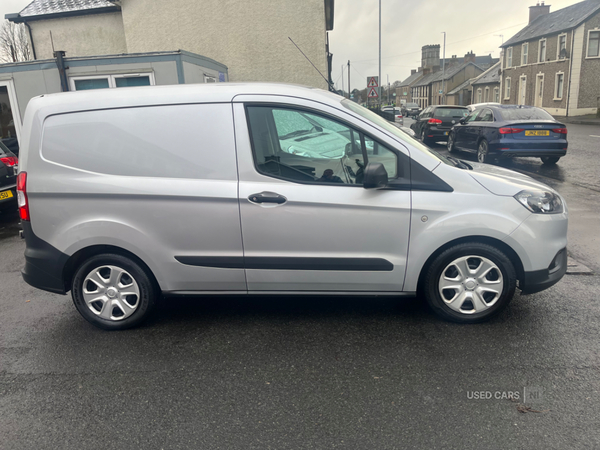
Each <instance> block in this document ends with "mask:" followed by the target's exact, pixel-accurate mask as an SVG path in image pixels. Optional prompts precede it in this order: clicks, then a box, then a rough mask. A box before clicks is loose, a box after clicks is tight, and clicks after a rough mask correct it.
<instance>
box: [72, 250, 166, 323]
mask: <svg viewBox="0 0 600 450" xmlns="http://www.w3.org/2000/svg"><path fill="white" fill-rule="evenodd" d="M71 294H72V297H73V303H74V304H75V307H76V308H77V310H78V311H79V313H80V314H81V315H82V316H83V317H84V318H85V319H86V320H87V321H88V322H90V323H92V324H94V325H96V326H97V327H100V328H103V329H105V330H124V329H126V328H131V327H135V326H137V325H139V324H140V323H142V321H144V320H145V319H146V318H147V317H148V316H149V315H150V313H151V312H152V310H153V309H154V307H155V305H156V299H157V296H158V289H157V288H156V286H155V284H154V283H153V281H152V280H151V279H150V277H149V276H148V274H147V273H146V271H145V270H144V269H143V268H142V267H141V266H140V265H139V264H138V263H137V262H135V261H133V260H132V259H130V258H127V257H125V256H122V255H117V254H101V255H96V256H93V257H91V258H89V259H88V260H86V261H84V262H83V264H81V266H80V267H79V268H78V269H77V272H76V273H75V276H74V277H73V285H72V288H71Z"/></svg>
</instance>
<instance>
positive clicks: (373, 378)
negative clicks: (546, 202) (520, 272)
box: [0, 124, 600, 450]
mask: <svg viewBox="0 0 600 450" xmlns="http://www.w3.org/2000/svg"><path fill="white" fill-rule="evenodd" d="M406 126H409V124H407V125H406ZM569 133H570V134H569V140H570V142H571V145H570V147H569V155H568V156H567V157H566V158H564V159H563V160H561V161H560V162H559V164H558V166H557V167H556V168H553V169H548V168H544V167H540V166H541V164H539V162H538V161H536V160H529V159H524V158H521V159H519V160H515V161H513V162H511V163H510V168H513V169H514V170H519V171H523V172H525V173H528V174H530V175H532V176H534V177H536V178H538V179H541V180H545V181H546V182H547V183H549V184H552V185H553V186H554V187H555V188H557V189H558V190H559V192H561V194H562V195H563V196H564V197H565V198H566V201H567V204H568V206H569V213H570V229H569V251H570V256H571V258H572V260H574V261H576V262H580V263H582V264H583V265H585V266H586V267H588V268H589V269H590V270H591V272H592V273H591V274H590V273H589V272H588V273H586V274H581V275H579V274H568V275H566V276H565V277H564V278H563V280H562V281H561V282H560V283H558V284H557V285H556V286H554V287H552V288H551V289H548V290H546V291H544V292H541V293H538V294H533V295H529V296H521V295H519V294H517V295H516V296H515V298H514V299H513V301H512V303H511V304H510V305H509V307H508V308H507V310H506V311H505V312H504V313H503V314H501V315H500V316H499V317H497V318H495V319H494V320H492V321H490V322H487V323H484V324H479V325H469V326H464V325H457V324H451V323H447V322H443V321H441V320H439V319H437V317H435V316H434V315H432V314H431V313H430V312H429V310H428V309H427V308H426V307H425V306H424V304H423V302H422V301H420V299H410V300H400V299H390V298H384V299H381V298H373V297H370V298H314V297H313V298H297V297H293V298H289V297H265V298H253V299H248V298H246V297H226V298H222V297H219V298H214V297H212V298H202V299H186V300H170V301H169V302H165V303H163V304H162V305H161V307H160V308H159V311H158V313H157V314H156V315H155V316H154V317H153V318H152V319H151V320H150V321H149V322H148V323H146V324H145V325H144V326H142V327H140V328H136V329H133V330H128V331H124V332H106V331H102V330H99V329H97V328H95V327H93V326H92V325H90V324H88V323H87V322H86V321H85V320H83V319H82V318H81V317H80V316H79V314H78V313H77V312H76V310H75V308H74V307H73V305H72V302H71V299H70V297H69V296H60V295H55V294H50V293H46V292H42V291H39V290H36V289H33V288H31V287H30V286H28V285H27V284H25V283H24V282H23V280H22V279H21V276H20V269H21V267H22V265H23V257H22V254H23V250H24V243H23V241H22V240H20V239H19V238H18V236H17V229H18V228H17V225H16V223H17V216H16V214H14V213H13V214H9V215H0V255H1V257H0V449H7V450H12V449H56V448H60V449H78V450H79V449H88V448H90V449H91V448H102V449H139V448H144V449H189V448H201V449H228V450H229V449H321V448H336V449H403V448H410V449H457V450H468V449H477V450H480V449H492V450H495V449H507V448H515V449H561V450H563V449H566V448H568V449H595V448H600V426H598V424H599V418H600V344H599V342H600V327H599V325H600V295H598V294H599V293H600V276H599V275H598V274H599V273H600V251H599V246H600V242H599V238H598V229H599V228H598V223H600V197H599V192H600V185H599V184H600V180H598V177H597V173H598V172H597V169H598V164H600V162H599V160H600V158H598V152H599V151H600V147H599V146H598V145H597V143H598V142H600V141H597V140H595V138H592V137H591V135H593V133H591V132H590V131H589V127H588V126H583V125H572V126H569ZM436 149H437V150H440V151H444V147H443V146H442V145H438V146H437V148H436ZM461 157H464V158H465V159H469V158H473V159H474V155H470V154H464V155H461ZM594 172H595V174H596V176H595V177H594Z"/></svg>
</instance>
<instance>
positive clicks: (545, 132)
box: [525, 130, 550, 136]
mask: <svg viewBox="0 0 600 450" xmlns="http://www.w3.org/2000/svg"><path fill="white" fill-rule="evenodd" d="M525 136H550V132H549V131H548V130H527V131H526V132H525Z"/></svg>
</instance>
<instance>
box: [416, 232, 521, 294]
mask: <svg viewBox="0 0 600 450" xmlns="http://www.w3.org/2000/svg"><path fill="white" fill-rule="evenodd" d="M471 242H478V243H482V244H488V245H491V246H493V247H496V248H497V249H498V250H500V251H502V252H503V253H504V254H506V256H507V257H508V259H509V260H510V262H511V263H512V264H513V266H514V267H515V272H516V273H517V280H519V283H522V282H523V278H524V276H525V269H524V267H523V262H522V261H521V258H520V257H519V255H518V254H517V252H515V251H514V250H513V249H512V247H511V246H510V245H508V244H507V243H506V242H502V241H501V240H499V239H496V238H492V237H488V236H464V237H461V238H458V239H454V240H452V241H449V242H447V243H445V244H444V245H442V246H441V247H439V248H438V249H437V250H435V251H434V252H433V253H432V254H431V255H430V256H429V258H427V261H425V264H423V267H421V271H420V272H419V281H418V283H417V292H422V290H423V282H424V279H425V274H426V273H427V270H428V269H429V266H430V265H431V263H432V262H433V261H434V260H435V258H437V257H438V255H440V254H441V253H442V252H444V251H446V250H447V249H449V248H450V247H454V246H455V245H458V244H463V243H471Z"/></svg>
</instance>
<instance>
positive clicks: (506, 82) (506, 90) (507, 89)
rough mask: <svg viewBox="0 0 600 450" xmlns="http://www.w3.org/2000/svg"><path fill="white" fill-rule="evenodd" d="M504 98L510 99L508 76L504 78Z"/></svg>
mask: <svg viewBox="0 0 600 450" xmlns="http://www.w3.org/2000/svg"><path fill="white" fill-rule="evenodd" d="M504 84H505V87H504V99H505V100H509V99H510V78H507V79H506V80H504Z"/></svg>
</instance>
